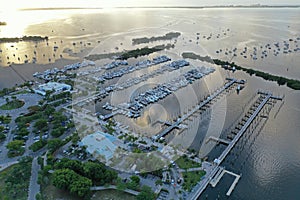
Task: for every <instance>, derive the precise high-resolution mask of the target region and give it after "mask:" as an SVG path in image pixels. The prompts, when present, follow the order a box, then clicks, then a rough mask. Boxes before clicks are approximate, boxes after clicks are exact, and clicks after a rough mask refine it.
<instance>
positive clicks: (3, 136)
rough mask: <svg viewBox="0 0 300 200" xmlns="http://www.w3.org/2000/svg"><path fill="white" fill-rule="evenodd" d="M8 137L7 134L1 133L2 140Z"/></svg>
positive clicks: (0, 138) (0, 139)
mask: <svg viewBox="0 0 300 200" xmlns="http://www.w3.org/2000/svg"><path fill="white" fill-rule="evenodd" d="M5 139H6V135H5V134H4V133H0V142H1V141H3V140H5Z"/></svg>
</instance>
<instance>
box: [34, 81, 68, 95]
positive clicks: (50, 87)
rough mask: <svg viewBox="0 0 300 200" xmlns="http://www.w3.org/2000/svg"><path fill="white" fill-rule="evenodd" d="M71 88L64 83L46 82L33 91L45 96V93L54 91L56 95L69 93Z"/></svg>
mask: <svg viewBox="0 0 300 200" xmlns="http://www.w3.org/2000/svg"><path fill="white" fill-rule="evenodd" d="M71 89H72V86H70V85H68V84H64V83H57V82H48V83H45V84H41V85H39V86H38V88H37V89H35V90H34V91H35V93H37V94H40V95H43V96H45V95H46V92H47V91H54V92H56V93H59V92H63V91H71Z"/></svg>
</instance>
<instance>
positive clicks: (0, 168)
mask: <svg viewBox="0 0 300 200" xmlns="http://www.w3.org/2000/svg"><path fill="white" fill-rule="evenodd" d="M18 162H19V161H12V162H9V163H4V164H0V172H1V171H3V170H5V169H6V168H8V167H10V166H12V165H14V164H17V163H18Z"/></svg>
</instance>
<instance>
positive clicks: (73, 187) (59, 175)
mask: <svg viewBox="0 0 300 200" xmlns="http://www.w3.org/2000/svg"><path fill="white" fill-rule="evenodd" d="M53 185H54V186H55V187H58V188H60V189H65V190H69V191H70V192H71V193H73V194H77V195H78V196H79V197H84V196H85V195H87V194H88V193H89V191H90V187H91V186H92V181H91V180H90V179H88V178H86V177H83V176H80V175H79V174H77V173H76V172H74V171H73V170H70V169H59V170H56V171H55V172H54V174H53Z"/></svg>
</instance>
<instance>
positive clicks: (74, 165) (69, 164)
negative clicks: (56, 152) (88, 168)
mask: <svg viewBox="0 0 300 200" xmlns="http://www.w3.org/2000/svg"><path fill="white" fill-rule="evenodd" d="M54 168H55V169H70V170H73V171H75V172H76V173H78V174H84V173H83V166H82V163H81V162H80V161H78V160H70V159H68V158H63V159H61V160H60V161H58V162H56V163H55V165H54Z"/></svg>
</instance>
